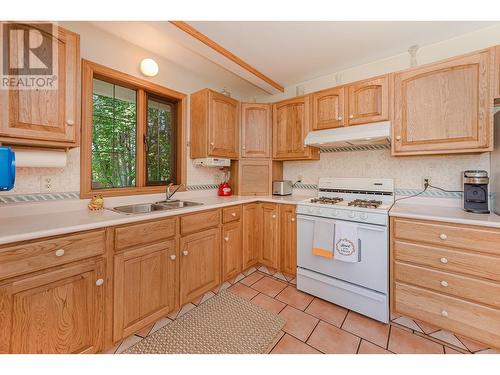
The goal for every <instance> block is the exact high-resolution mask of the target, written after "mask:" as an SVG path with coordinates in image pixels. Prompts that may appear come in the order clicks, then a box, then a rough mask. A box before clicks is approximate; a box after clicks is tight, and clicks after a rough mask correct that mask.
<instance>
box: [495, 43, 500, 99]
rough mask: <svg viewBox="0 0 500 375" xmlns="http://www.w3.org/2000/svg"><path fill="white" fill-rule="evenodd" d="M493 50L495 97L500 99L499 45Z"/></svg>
mask: <svg viewBox="0 0 500 375" xmlns="http://www.w3.org/2000/svg"><path fill="white" fill-rule="evenodd" d="M495 50H496V52H495V98H497V99H500V46H496V48H495Z"/></svg>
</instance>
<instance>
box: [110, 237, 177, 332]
mask: <svg viewBox="0 0 500 375" xmlns="http://www.w3.org/2000/svg"><path fill="white" fill-rule="evenodd" d="M177 264H178V262H177V252H176V248H175V241H174V240H170V241H165V242H161V243H157V244H154V245H149V246H143V247H139V248H135V249H133V250H128V251H125V252H123V253H120V254H117V255H115V272H114V281H115V283H114V328H113V338H114V340H115V341H117V340H120V339H122V338H124V337H127V336H129V335H131V334H132V333H134V332H136V331H138V330H140V329H141V328H143V327H144V326H146V325H148V324H150V323H152V322H154V321H156V320H158V319H159V318H161V317H162V316H164V315H166V314H167V313H168V312H170V311H171V310H173V309H174V308H175V296H176V293H175V291H176V289H177V288H176V285H177V282H176V279H177V277H176V276H177Z"/></svg>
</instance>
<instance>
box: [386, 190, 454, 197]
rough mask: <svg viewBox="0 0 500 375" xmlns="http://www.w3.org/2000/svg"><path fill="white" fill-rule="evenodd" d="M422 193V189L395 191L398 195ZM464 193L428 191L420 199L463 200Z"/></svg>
mask: <svg viewBox="0 0 500 375" xmlns="http://www.w3.org/2000/svg"><path fill="white" fill-rule="evenodd" d="M421 191H422V189H404V188H400V189H395V194H396V195H406V196H408V195H415V194H418V193H420V192H421ZM462 196H463V193H455V192H453V193H452V192H446V191H441V190H427V191H425V192H423V193H422V194H420V195H419V197H430V198H462Z"/></svg>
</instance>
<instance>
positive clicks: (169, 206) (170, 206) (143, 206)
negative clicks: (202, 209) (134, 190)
mask: <svg viewBox="0 0 500 375" xmlns="http://www.w3.org/2000/svg"><path fill="white" fill-rule="evenodd" d="M202 204H203V203H198V202H189V201H179V200H177V201H163V202H156V203H140V204H129V205H127V206H118V207H113V208H112V209H111V210H112V211H116V212H120V213H122V214H127V215H133V214H147V213H150V212H157V211H168V210H175V209H179V208H184V207H192V206H200V205H202Z"/></svg>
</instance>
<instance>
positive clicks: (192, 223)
mask: <svg viewBox="0 0 500 375" xmlns="http://www.w3.org/2000/svg"><path fill="white" fill-rule="evenodd" d="M219 224H220V210H211V211H204V212H200V213H198V214H191V215H185V216H182V217H181V234H186V233H192V232H198V231H200V230H203V229H207V228H212V227H215V226H217V225H219Z"/></svg>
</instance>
